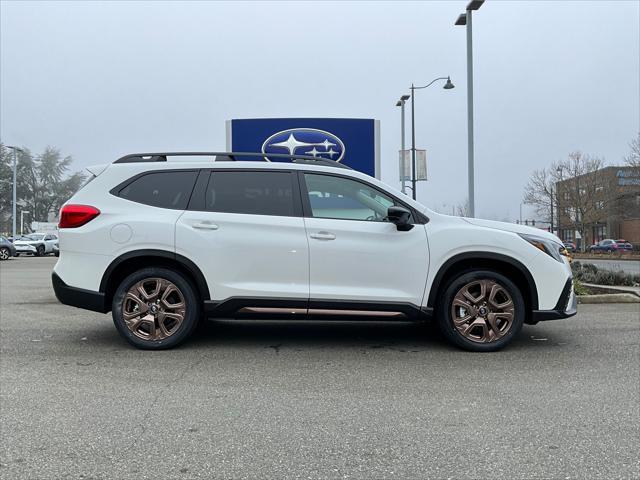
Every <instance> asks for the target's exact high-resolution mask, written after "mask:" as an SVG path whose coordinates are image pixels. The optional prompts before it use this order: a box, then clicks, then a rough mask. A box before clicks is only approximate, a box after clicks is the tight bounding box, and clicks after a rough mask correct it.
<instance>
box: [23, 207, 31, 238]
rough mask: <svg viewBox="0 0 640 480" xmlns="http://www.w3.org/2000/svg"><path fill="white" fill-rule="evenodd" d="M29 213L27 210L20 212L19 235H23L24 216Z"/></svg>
mask: <svg viewBox="0 0 640 480" xmlns="http://www.w3.org/2000/svg"><path fill="white" fill-rule="evenodd" d="M25 213H31V212H28V211H27V210H20V235H24V214H25Z"/></svg>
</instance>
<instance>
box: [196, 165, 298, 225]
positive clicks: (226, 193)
mask: <svg viewBox="0 0 640 480" xmlns="http://www.w3.org/2000/svg"><path fill="white" fill-rule="evenodd" d="M205 209H206V210H208V211H211V212H227V213H247V214H253V215H279V216H283V217H290V216H293V215H294V207H293V182H292V175H291V173H289V172H250V171H237V172H213V173H212V174H211V178H210V180H209V186H208V187H207V192H206V197H205Z"/></svg>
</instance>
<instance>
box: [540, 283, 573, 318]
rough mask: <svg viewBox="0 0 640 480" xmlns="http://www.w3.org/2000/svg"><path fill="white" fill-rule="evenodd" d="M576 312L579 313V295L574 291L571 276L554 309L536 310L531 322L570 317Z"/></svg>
mask: <svg viewBox="0 0 640 480" xmlns="http://www.w3.org/2000/svg"><path fill="white" fill-rule="evenodd" d="M576 313H578V297H577V296H576V294H575V292H574V291H573V279H572V278H569V279H568V280H567V283H566V284H565V285H564V288H563V289H562V293H561V294H560V298H559V299H558V303H556V306H555V307H554V308H553V310H534V311H533V314H532V318H531V320H532V322H531V323H538V322H543V321H546V320H559V319H562V318H569V317H573V316H574V315H575V314H576Z"/></svg>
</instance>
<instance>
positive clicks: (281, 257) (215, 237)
mask: <svg viewBox="0 0 640 480" xmlns="http://www.w3.org/2000/svg"><path fill="white" fill-rule="evenodd" d="M176 252H177V253H179V254H181V255H184V256H186V257H187V258H189V259H191V260H192V261H193V262H194V263H196V264H197V265H198V266H199V267H200V269H201V270H202V272H203V274H204V276H205V278H206V280H207V283H208V286H209V290H210V295H211V299H212V300H214V301H216V302H222V301H225V300H229V299H234V300H233V301H235V302H236V303H237V305H239V307H241V306H242V305H245V306H246V307H247V308H248V307H256V308H257V307H260V306H262V307H265V306H269V305H274V304H277V305H279V306H282V307H285V306H291V307H299V308H300V312H299V313H300V314H301V315H302V314H305V313H306V303H307V300H308V298H309V248H308V243H307V237H306V232H305V228H304V220H303V219H302V205H301V200H300V193H299V187H298V182H297V178H296V177H295V175H294V173H293V172H291V171H288V170H279V169H278V170H276V169H271V170H266V169H264V170H260V169H256V170H250V169H247V168H244V169H235V170H228V169H225V170H222V169H213V170H211V171H206V172H205V171H203V172H201V174H200V176H199V178H198V181H197V182H196V188H195V190H194V193H193V195H192V198H191V202H190V204H189V207H188V210H187V211H185V212H184V213H183V214H182V215H181V216H180V218H179V220H178V222H177V224H176Z"/></svg>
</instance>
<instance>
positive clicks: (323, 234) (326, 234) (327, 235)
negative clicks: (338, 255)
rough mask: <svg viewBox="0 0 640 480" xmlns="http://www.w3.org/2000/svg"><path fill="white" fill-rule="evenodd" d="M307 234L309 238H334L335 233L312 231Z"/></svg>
mask: <svg viewBox="0 0 640 480" xmlns="http://www.w3.org/2000/svg"><path fill="white" fill-rule="evenodd" d="M309 236H310V237H311V238H315V239H316V240H335V239H336V235H335V233H331V232H325V231H322V232H317V233H312V234H310V235H309Z"/></svg>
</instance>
